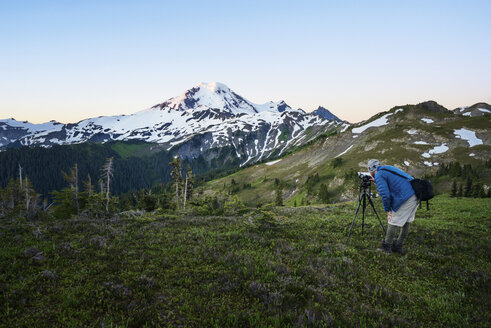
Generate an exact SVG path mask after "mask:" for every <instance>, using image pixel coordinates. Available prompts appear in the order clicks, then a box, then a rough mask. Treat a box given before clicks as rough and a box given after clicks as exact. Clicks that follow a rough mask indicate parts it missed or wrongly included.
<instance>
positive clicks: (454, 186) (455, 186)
mask: <svg viewBox="0 0 491 328" xmlns="http://www.w3.org/2000/svg"><path fill="white" fill-rule="evenodd" d="M456 196H457V181H456V180H455V179H454V180H453V183H452V191H451V192H450V197H456Z"/></svg>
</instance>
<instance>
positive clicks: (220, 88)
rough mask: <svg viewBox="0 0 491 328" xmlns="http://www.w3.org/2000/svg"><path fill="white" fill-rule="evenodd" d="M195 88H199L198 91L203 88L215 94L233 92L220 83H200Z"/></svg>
mask: <svg viewBox="0 0 491 328" xmlns="http://www.w3.org/2000/svg"><path fill="white" fill-rule="evenodd" d="M194 88H198V89H202V88H203V89H206V90H209V91H211V92H213V93H220V92H231V90H230V88H229V87H228V86H226V85H225V84H223V83H220V82H209V83H208V82H200V83H198V84H197V85H196V86H195V87H194ZM194 88H193V89H194Z"/></svg>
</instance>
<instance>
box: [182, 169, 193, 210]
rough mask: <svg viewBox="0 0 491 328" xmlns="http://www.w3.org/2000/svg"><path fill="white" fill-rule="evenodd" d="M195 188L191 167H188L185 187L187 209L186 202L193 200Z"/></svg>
mask: <svg viewBox="0 0 491 328" xmlns="http://www.w3.org/2000/svg"><path fill="white" fill-rule="evenodd" d="M193 187H194V175H193V171H192V170H191V166H189V165H188V167H187V170H186V182H185V186H184V207H186V201H187V200H188V199H192V198H193Z"/></svg>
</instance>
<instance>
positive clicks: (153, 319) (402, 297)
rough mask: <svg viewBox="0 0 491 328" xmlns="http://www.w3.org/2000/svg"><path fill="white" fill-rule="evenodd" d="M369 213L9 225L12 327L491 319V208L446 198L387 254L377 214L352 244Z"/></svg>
mask: <svg viewBox="0 0 491 328" xmlns="http://www.w3.org/2000/svg"><path fill="white" fill-rule="evenodd" d="M355 205H356V204H355V203H353V202H351V203H345V204H339V205H331V206H327V207H318V208H314V207H302V208H270V209H269V210H266V209H263V210H254V211H252V210H249V211H246V212H242V213H243V214H242V215H237V214H235V215H231V216H221V215H218V216H216V215H215V216H199V215H197V214H196V213H197V212H199V211H200V209H199V208H194V209H192V210H189V211H188V212H182V213H179V212H178V213H163V212H157V213H155V214H150V213H149V214H143V215H142V214H138V213H136V212H127V213H126V214H125V213H122V214H120V215H116V216H114V217H113V218H111V219H108V220H105V221H104V222H101V221H100V220H95V219H93V218H84V217H73V218H71V219H63V220H53V219H43V220H37V221H24V220H19V219H12V218H6V219H4V220H1V221H0V235H1V238H0V259H1V260H0V261H1V263H2V267H3V269H2V270H1V272H0V290H1V293H0V303H1V304H3V306H1V307H0V317H1V318H2V320H1V323H0V326H3V327H16V326H22V327H29V326H31V327H47V326H64V327H81V326H95V327H101V326H104V327H111V326H113V327H114V326H125V327H144V326H146V327H157V326H181V327H198V326H201V327H211V326H217V327H293V326H314V327H317V326H328V327H329V326H334V327H340V326H342V327H348V326H349V327H353V326H367V327H393V326H397V327H419V326H421V323H422V322H424V326H425V327H450V326H453V327H487V326H489V325H490V324H491V321H490V317H489V308H490V306H491V304H490V298H489V294H490V289H489V286H490V275H491V266H490V263H491V258H490V256H491V251H490V247H489V246H490V239H489V236H490V233H491V231H490V229H491V221H490V216H489V200H487V199H450V198H448V197H446V196H444V197H442V196H439V197H437V198H436V199H435V200H434V206H433V208H432V210H431V211H429V212H427V211H425V210H423V211H418V213H417V216H416V220H415V222H414V224H413V225H412V228H411V232H410V234H409V237H408V239H407V251H408V254H407V255H406V256H399V255H395V254H391V255H386V254H383V253H380V252H377V251H375V248H376V247H378V245H379V243H380V240H381V234H380V229H379V226H378V222H377V221H376V220H375V218H374V217H373V214H372V213H369V217H368V218H367V227H366V228H367V229H366V234H365V235H363V236H361V234H360V228H359V227H357V228H356V229H355V234H354V235H353V236H352V239H351V241H350V245H349V247H346V246H345V245H344V243H345V240H346V239H345V238H346V233H347V231H348V228H349V224H350V223H351V220H352V217H353V213H354V211H355ZM376 205H377V207H378V208H379V210H381V208H380V207H379V206H380V203H379V202H377V203H376ZM357 223H359V222H357Z"/></svg>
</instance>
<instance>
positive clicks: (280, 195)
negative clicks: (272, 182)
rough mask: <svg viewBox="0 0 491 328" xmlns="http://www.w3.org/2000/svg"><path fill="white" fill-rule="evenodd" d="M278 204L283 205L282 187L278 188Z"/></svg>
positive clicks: (276, 203)
mask: <svg viewBox="0 0 491 328" xmlns="http://www.w3.org/2000/svg"><path fill="white" fill-rule="evenodd" d="M275 205H276V206H283V192H282V190H281V188H279V187H278V188H276V198H275Z"/></svg>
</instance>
